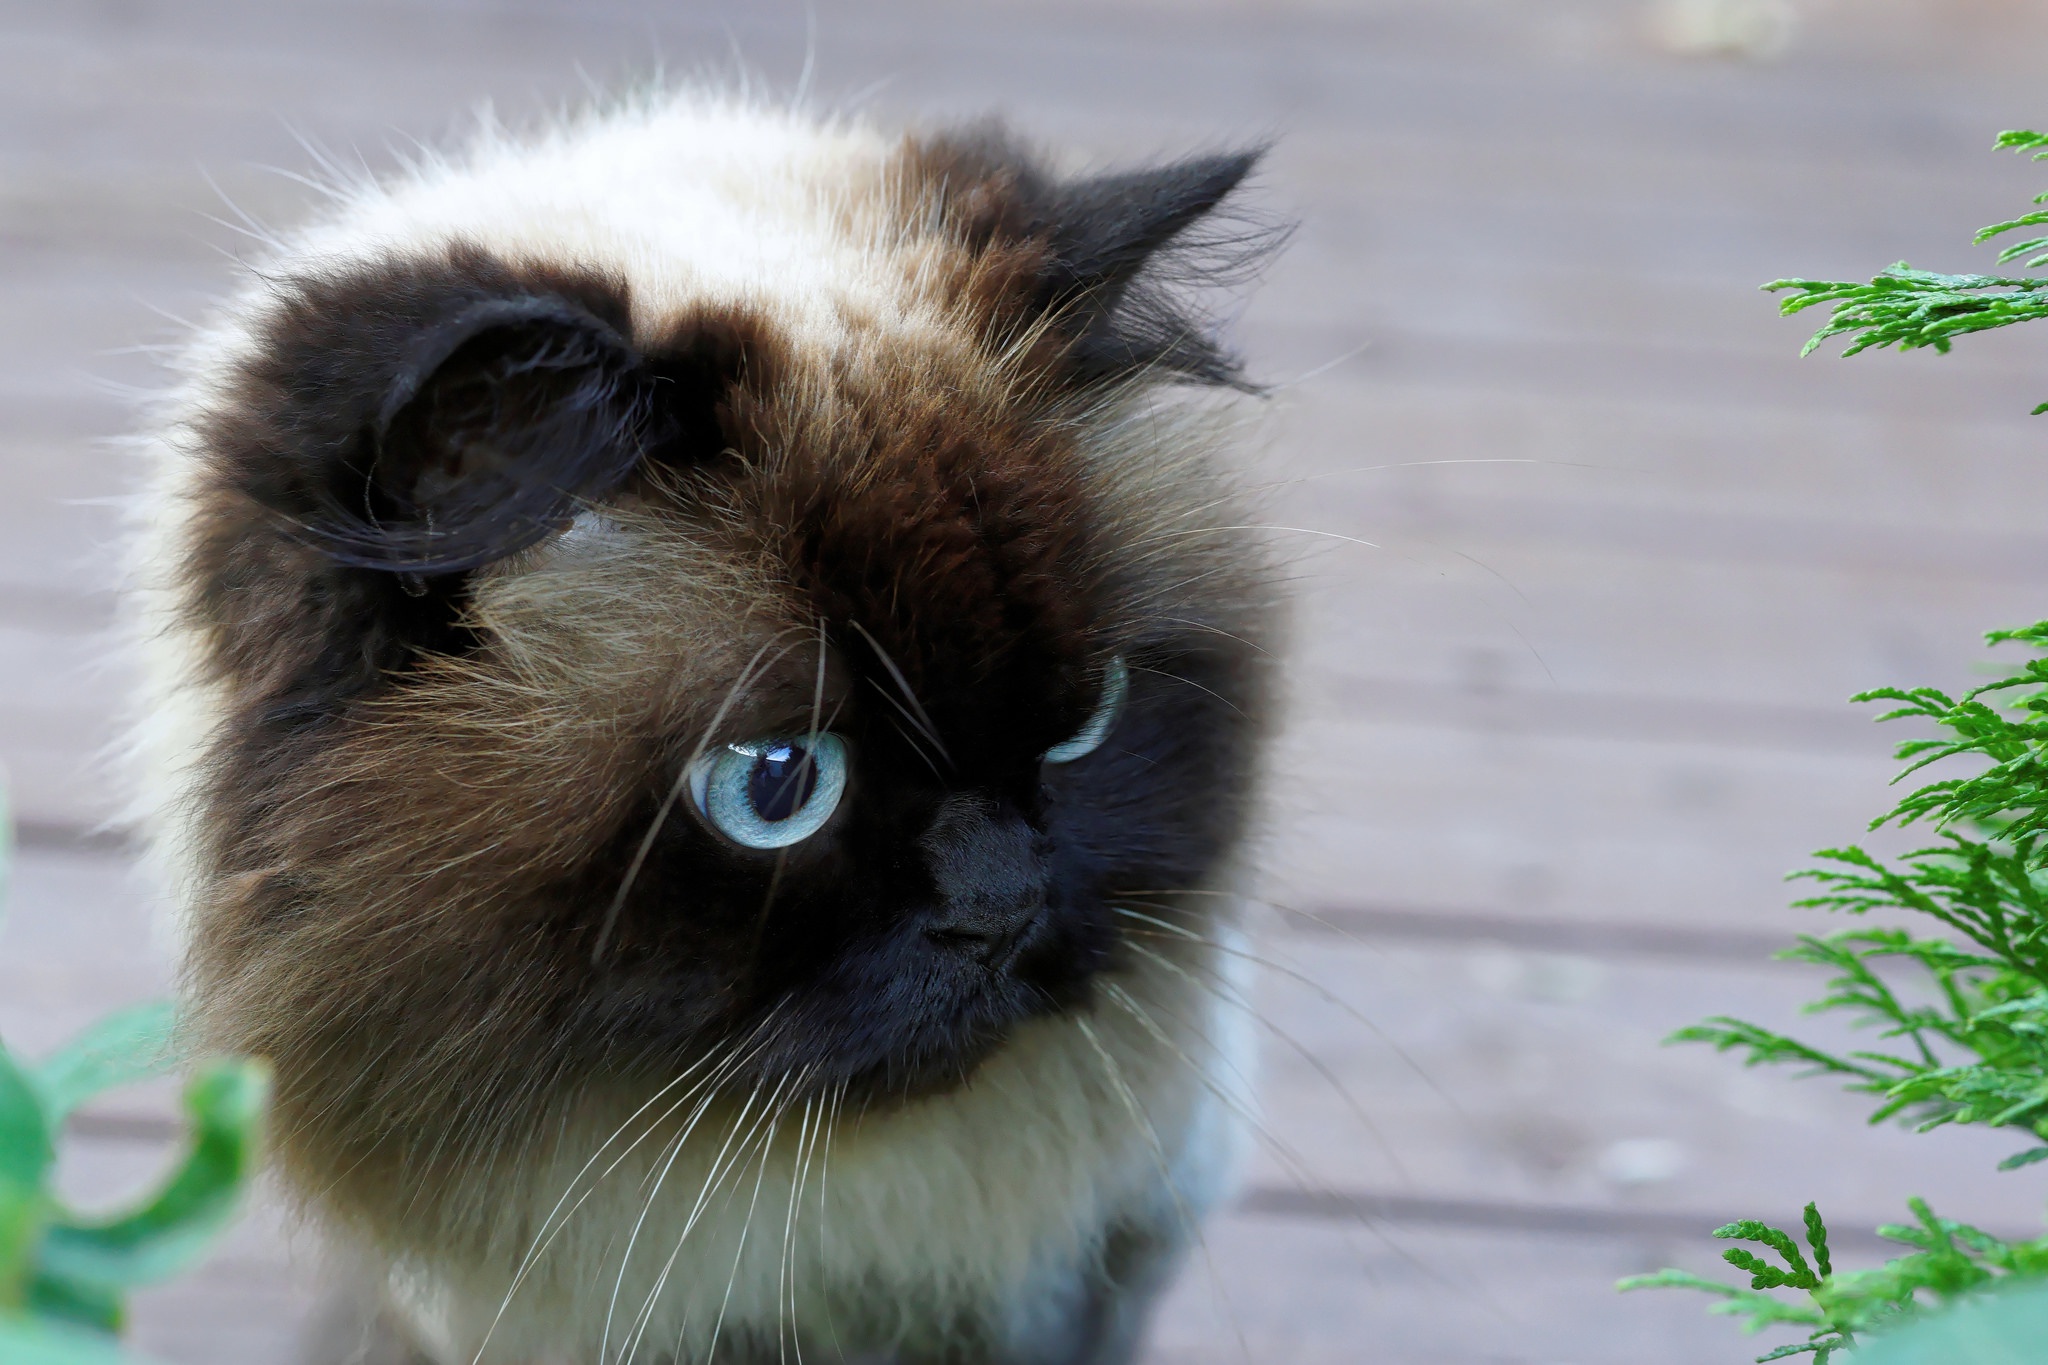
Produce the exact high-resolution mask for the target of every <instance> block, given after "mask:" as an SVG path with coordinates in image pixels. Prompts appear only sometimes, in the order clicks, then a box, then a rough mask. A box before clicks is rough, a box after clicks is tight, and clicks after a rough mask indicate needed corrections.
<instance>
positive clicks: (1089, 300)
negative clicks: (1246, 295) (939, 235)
mask: <svg viewBox="0 0 2048 1365" xmlns="http://www.w3.org/2000/svg"><path fill="white" fill-rule="evenodd" d="M1263 154H1264V149H1263V148H1253V149H1251V150H1248V151H1240V152H1230V153H1223V154H1219V155H1210V156H1197V157H1190V158H1188V159H1186V160H1183V161H1176V162H1173V163H1170V164H1168V165H1164V166H1156V167H1151V168H1148V169H1144V170H1136V171H1122V172H1117V173H1114V174H1109V175H1098V176H1089V177H1084V178H1081V179H1061V178H1059V177H1056V176H1054V175H1052V174H1050V173H1048V172H1047V171H1045V170H1044V169H1043V167H1042V166H1041V164H1040V163H1039V161H1038V159H1037V158H1036V157H1035V156H1034V155H1033V154H1032V153H1031V152H1030V151H1028V150H1027V149H1025V148H1024V147H1023V146H1022V144H1020V143H1019V142H1018V141H1017V140H1016V139H1015V138H1013V137H1012V136H1011V135H1010V134H1009V133H1008V132H1006V131H1005V130H1004V129H1003V128H1002V127H1001V126H999V125H996V124H983V125H979V126H976V127H972V128H968V129H964V130H961V131H959V132H956V133H953V134H949V135H946V136H943V137H937V138H933V139H930V140H929V141H926V142H924V143H921V144H918V145H917V146H916V147H915V149H914V156H913V158H912V165H913V166H914V167H915V168H916V170H918V171H919V172H921V173H922V174H923V176H924V177H925V184H926V186H927V190H928V192H929V193H930V194H931V195H932V196H933V197H935V198H936V200H937V209H938V216H939V219H940V221H942V222H943V223H945V224H946V226H947V227H948V228H949V229H950V230H951V231H952V232H953V233H954V235H955V236H956V237H957V238H958V240H960V242H961V243H962V245H964V246H965V247H967V249H968V250H969V251H970V252H971V253H973V254H974V256H975V257H976V258H978V259H979V260H980V261H982V262H983V263H984V269H983V270H982V271H981V272H979V273H978V274H977V275H976V277H975V281H974V284H973V286H972V287H974V288H975V289H976V290H977V291H979V294H980V296H981V297H982V298H983V299H984V300H985V301H986V303H987V304H988V306H989V308H990V312H991V322H992V323H993V324H994V337H995V340H996V341H997V343H998V344H1007V342H1008V341H1010V340H1011V339H1012V338H1014V336H1015V335H1016V334H1017V333H1016V329H1017V328H1018V327H1020V326H1022V327H1024V328H1027V329H1028V328H1036V327H1040V326H1049V327H1051V328H1052V329H1053V330H1054V331H1055V333H1056V334H1058V335H1059V336H1060V337H1061V339H1062V340H1063V342H1064V343H1065V344H1064V347H1063V349H1062V357H1061V359H1062V363H1063V365H1064V368H1065V371H1066V376H1067V378H1069V379H1070V380H1071V381H1073V382H1075V383H1078V384H1081V385H1084V386H1086V385H1095V384H1100V383H1103V382H1112V381H1117V380H1124V379H1132V378H1140V379H1142V378H1156V379H1181V380H1187V381H1192V382H1195V383H1200V384H1229V385H1235V386H1238V387H1249V386H1248V385H1246V384H1245V383H1244V380H1243V370H1242V367H1241V366H1240V365H1239V363H1238V361H1237V358H1236V357H1235V356H1233V355H1231V354H1230V352H1229V351H1228V350H1226V349H1225V348H1224V347H1223V345H1222V344H1221V342H1219V341H1218V340H1217V337H1216V335H1215V333H1216V328H1215V325H1214V323H1215V320H1214V318H1213V317H1211V316H1210V314H1209V313H1208V312H1207V311H1206V309H1205V308H1204V307H1203V302H1204V297H1205V295H1206V296H1208V297H1214V294H1213V291H1214V289H1215V287H1217V286H1231V285H1236V284H1239V283H1242V282H1243V281H1244V280H1245V279H1246V278H1248V277H1249V275H1250V274H1251V273H1252V272H1253V271H1255V270H1256V269H1257V267H1258V266H1259V265H1260V264H1261V263H1263V262H1264V260H1265V259H1266V257H1268V256H1269V255H1270V254H1271V253H1272V251H1273V250H1274V249H1275V248H1276V247H1277V246H1278V245H1279V244H1280V242H1281V240H1282V239H1283V238H1284V237H1285V230H1284V228H1280V227H1276V226H1274V225H1272V224H1266V223H1259V222H1256V221H1252V220H1251V219H1249V218H1248V217H1246V216H1245V215H1243V214H1241V213H1239V212H1238V211H1237V210H1236V208H1235V205H1234V204H1232V203H1231V202H1230V201H1231V200H1232V199H1233V197H1234V195H1235V193H1236V191H1237V190H1238V188H1239V187H1240V186H1241V185H1242V184H1243V182H1244V180H1245V177H1246V176H1248V175H1249V174H1251V172H1252V170H1253V168H1254V167H1256V166H1257V164H1258V162H1259V159H1260V157H1261V156H1262V155H1263ZM991 284H993V285H994V286H995V287H994V288H993V289H991V288H990V287H989V286H990V285H991ZM1020 309H1021V315H1020V313H1019V310H1020Z"/></svg>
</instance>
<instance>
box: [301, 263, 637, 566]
mask: <svg viewBox="0 0 2048 1365" xmlns="http://www.w3.org/2000/svg"><path fill="white" fill-rule="evenodd" d="M449 302H450V305H451V306H450V307H448V308H446V309H445V310H443V312H442V315H441V316H439V317H436V318H434V319H433V320H432V321H430V322H428V323H426V324H425V325H423V326H422V327H420V329H419V330H418V331H417V332H416V333H415V334H413V335H412V336H410V337H408V338H406V339H405V340H404V342H403V344H402V346H401V347H400V349H399V352H398V354H397V355H396V356H395V357H392V358H391V359H393V360H395V362H396V363H395V365H393V366H392V367H391V369H390V371H389V373H388V376H387V377H385V378H384V380H383V383H382V386H381V392H379V393H378V395H377V400H376V405H375V409H374V411H372V412H367V413H365V416H367V418H368V420H367V421H366V422H364V423H362V424H361V425H360V426H359V427H358V428H357V429H356V430H355V431H354V432H352V433H351V439H350V441H349V445H348V448H347V451H346V453H345V454H344V455H343V456H342V457H341V458H338V459H335V460H333V461H332V462H331V463H330V464H329V466H328V468H327V470H326V471H325V479H324V484H325V486H324V488H322V489H320V490H319V492H318V495H317V501H318V504H319V506H318V510H317V512H316V514H315V515H314V516H312V517H311V518H309V519H308V520H307V522H306V524H305V532H306V534H307V536H308V538H309V539H311V540H312V541H313V542H314V543H316V544H317V545H319V546H320V548H321V549H323V550H324V551H326V552H327V553H328V554H329V555H330V556H332V557H333V558H334V559H336V560H337V561H339V562H341V563H345V564H350V565H354V566H357V567H362V568H373V569H390V570H398V571H402V572H408V573H412V574H423V575H431V574H445V573H453V572H458V571H461V570H465V569H472V568H475V567H477V566H479V565H481V564H484V563H488V562H490V561H491V560H494V559H498V558H502V557H503V556H505V555H508V554H511V553H513V552H514V551H517V550H520V549H524V548H525V547H527V546H529V545H532V544H533V543H534V542H536V541H538V540H539V539H541V538H542V537H543V536H545V535H547V534H548V533H549V532H550V531H552V530H554V529H557V528H559V527H560V525H561V524H562V523H563V521H564V520H565V519H566V518H567V517H568V516H569V515H571V514H572V512H573V509H574V507H575V505H576V503H577V501H578V500H579V499H582V498H588V497H594V496H597V495H601V494H603V493H605V492H607V491H609V490H610V489H611V488H612V487H613V486H615V485H616V484H617V483H618V482H619V481H620V480H621V479H622V478H624V477H625V476H626V475H627V474H628V473H629V472H631V470H632V469H633V468H634V466H635V465H636V464H637V463H638V461H639V458H640V454H641V442H642V436H643V432H644V427H645V424H646V420H647V417H648V412H649V395H648V387H647V384H646V382H645V378H644V376H643V375H642V374H641V371H640V363H639V358H638V356H637V355H636V354H635V353H634V350H633V347H632V346H631V344H630V343H629V342H628V341H627V339H626V338H625V337H624V336H623V335H622V334H621V333H620V331H619V330H618V329H617V328H615V327H614V326H612V325H611V324H609V323H607V322H606V321H604V320H603V319H601V318H599V317H598V316H596V315H595V314H594V313H593V312H591V311H590V310H589V309H588V308H586V307H584V306H582V305H581V304H579V303H577V302H576V301H574V300H572V299H570V298H567V297H564V296H562V295H559V294H553V293H529V292H520V293H514V294H510V295H506V296H500V297H495V298H472V299H468V300H450V301H449Z"/></svg>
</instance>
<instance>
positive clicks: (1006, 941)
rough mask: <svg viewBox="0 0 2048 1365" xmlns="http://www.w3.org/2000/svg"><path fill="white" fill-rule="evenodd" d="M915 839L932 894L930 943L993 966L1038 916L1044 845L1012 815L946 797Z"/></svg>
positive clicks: (976, 801) (971, 799)
mask: <svg viewBox="0 0 2048 1365" xmlns="http://www.w3.org/2000/svg"><path fill="white" fill-rule="evenodd" d="M919 842H920V844H921V845H922V846H923V848H924V851H925V857H926V860H927V865H928V866H929V868H930V870H931V874H932V883H933V885H934V886H935V887H936V889H937V891H938V906H937V908H936V909H935V910H934V911H933V913H932V915H931V917H930V919H929V920H928V921H927V922H926V924H925V926H924V931H925V934H926V936H928V937H929V938H931V939H932V940H933V941H934V942H936V943H940V944H943V945H945V946H947V947H950V948H955V949H958V950H960V951H962V952H967V953H971V954H973V955H974V956H975V957H976V958H977V959H979V960H980V961H982V962H985V963H988V964H990V965H995V964H997V963H999V962H1000V961H1001V960H1002V959H1003V958H1004V957H1005V956H1006V955H1007V954H1008V953H1009V952H1010V950H1011V949H1013V948H1014V947H1016V946H1017V945H1018V944H1019V943H1020V942H1021V941H1022V940H1023V938H1024V937H1025V935H1026V934H1028V933H1029V932H1030V930H1031V929H1032V927H1033V926H1034V925H1036V924H1037V923H1038V922H1039V920H1040V919H1041V918H1042V917H1043V916H1044V913H1045V893H1046V883H1047V873H1046V860H1045V857H1044V854H1043V850H1042V848H1041V843H1042V840H1041V837H1040V836H1039V835H1038V833H1037V832H1036V831H1034V830H1033V829H1032V828H1031V826H1030V825H1028V824H1026V823H1025V822H1024V819H1023V817H1022V816H1020V815H1018V814H1017V813H1016V812H1015V811H1012V810H1008V809H1005V808H1003V807H1000V806H998V805H997V804H996V803H995V802H993V801H990V800H988V799H987V798H984V797H979V796H955V797H951V798H949V799H948V800H947V801H946V803H945V804H944V805H943V806H941V807H939V813H938V815H937V816H935V817H934V818H933V820H932V823H931V828H929V829H928V830H926V831H925V835H924V838H923V839H921V840H920V841H919Z"/></svg>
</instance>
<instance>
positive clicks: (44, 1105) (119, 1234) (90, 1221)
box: [0, 813, 267, 1365]
mask: <svg viewBox="0 0 2048 1365" xmlns="http://www.w3.org/2000/svg"><path fill="white" fill-rule="evenodd" d="M4 824H5V815H4V813H0V828H4ZM4 863H5V847H4V844H0V869H4ZM0 875H4V871H0ZM171 1039H172V1023H171V1010H170V1006H169V1005H167V1004H151V1005H143V1006H140V1007H138V1008H135V1009H131V1010H126V1011H123V1012H122V1013H119V1014H116V1015H114V1016H113V1017H111V1018H109V1019H106V1020H104V1021H103V1022H101V1023H100V1024H99V1025H97V1026H96V1027H94V1028H93V1029H91V1030H89V1031H88V1032H87V1033H86V1034H85V1035H84V1036H83V1037H80V1038H78V1039H76V1040H75V1041H73V1042H72V1043H71V1044H70V1045H69V1046H67V1047H65V1048H63V1049H61V1050H60V1051H58V1052H57V1053H56V1054H55V1055H54V1056H51V1057H49V1058H46V1059H45V1060H44V1061H43V1062H42V1063H41V1064H39V1065H32V1064H30V1063H27V1062H25V1061H23V1060H22V1059H20V1058H18V1057H16V1056H14V1055H13V1054H11V1053H10V1052H9V1051H8V1050H7V1049H6V1047H5V1046H4V1044H0V1362H5V1365H138V1357H136V1356H134V1355H132V1354H130V1353H128V1352H126V1351H124V1350H123V1349H122V1348H121V1347H120V1346H119V1345H118V1344H117V1343H118V1336H119V1333H120V1331H121V1329H122V1327H123V1325H124V1319H125V1308H124V1300H125V1298H126V1296H127V1294H128V1292H129V1291H130V1290H132V1289H135V1288H137V1287H139V1286H142V1285H146V1284H153V1283H155V1282H156V1281H158V1280H162V1279H164V1278H166V1277H168V1276H170V1275H174V1274H176V1273H177V1272H178V1271H180V1270H182V1269H184V1268H185V1267H186V1266H188V1265H190V1264H191V1263H192V1262H193V1261H194V1260H195V1259H197V1258H198V1256H199V1255H200V1254H201V1253H202V1252H203V1251H204V1250H205V1249H206V1247H207V1245H208V1244H209V1243H210V1242H212V1240H213V1238H214V1236H215V1235H216V1234H217V1233H218V1232H219V1231H220V1230H221V1228H222V1227H223V1226H224V1225H225V1224H226V1223H227V1220H228V1218H229V1217H230V1216H231V1215H232V1213H233V1212H234V1208H235V1205H236V1202H237V1199H238V1196H239V1195H240V1193H241V1191H242V1189H243V1188H244V1186H245V1185H246V1184H247V1182H248V1180H249V1177H250V1176H251V1174H252V1173H253V1171H254V1169H255V1165H256V1160H257V1144H258V1139H259V1136H260V1133H261V1129H262V1122H263V1108H264V1100H265V1095H266V1092H267V1076H266V1073H265V1071H264V1069H263V1068H262V1067H261V1066H260V1065H258V1064H256V1063H253V1062H240V1061H216V1062H211V1063H208V1064H205V1065H202V1066H200V1067H198V1068H196V1069H195V1070H193V1071H192V1073H191V1075H190V1078H189V1080H188V1081H187V1083H186V1086H185V1115H186V1123H187V1129H188V1134H187V1144H186V1150H185V1153H184V1156H183V1158H182V1159H181V1160H180V1161H179V1163H178V1164H177V1166H176V1168H175V1169H173V1170H172V1172H171V1173H170V1175H169V1176H167V1177H166V1178H165V1179H164V1180H163V1182H162V1183H161V1184H160V1185H159V1186H158V1187H157V1188H156V1189H155V1190H153V1191H151V1192H149V1193H147V1194H145V1195H143V1196H142V1197H141V1198H140V1199H138V1200H136V1201H135V1202H134V1203H133V1204H132V1205H130V1206H129V1207H127V1208H124V1209H121V1210H118V1211H116V1212H113V1213H111V1214H105V1215H97V1214H89V1213H83V1212H80V1211H78V1210H75V1209H72V1208H70V1207H68V1206H67V1205H66V1203H65V1202H64V1200H63V1199H62V1198H60V1197H59V1195H58V1193H57V1191H56V1189H55V1185H54V1177H55V1171H56V1164H57V1150H58V1144H59V1141H60V1138H61V1134H62V1131H63V1128H64V1123H65V1120H66V1119H67V1118H68V1117H69V1116H70V1115H71V1113H72V1112H73V1111H74V1110H76V1108H77V1107H78V1106H79V1105H80V1104H82V1103H84V1102H85V1101H86V1100H89V1099H91V1098H93V1097H94V1096H96V1095H98V1094H101V1093H102V1092H105V1091H108V1090H112V1089H115V1088H118V1087H121V1086H125V1085H132V1084H135V1083H137V1082H140V1081H145V1080H149V1079H151V1078H153V1077H157V1076H163V1075H167V1074H170V1073H172V1072H173V1071H175V1070H177V1069H179V1068H178V1059H177V1057H176V1056H175V1054H174V1052H173V1050H172V1046H171Z"/></svg>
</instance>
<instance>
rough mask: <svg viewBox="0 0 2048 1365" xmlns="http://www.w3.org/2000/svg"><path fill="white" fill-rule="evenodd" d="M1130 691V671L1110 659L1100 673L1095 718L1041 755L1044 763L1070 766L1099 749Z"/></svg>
mask: <svg viewBox="0 0 2048 1365" xmlns="http://www.w3.org/2000/svg"><path fill="white" fill-rule="evenodd" d="M1130 690H1131V671H1130V669H1128V668H1126V667H1124V661H1123V658H1122V656H1118V657H1115V658H1112V659H1111V660H1110V661H1109V667H1107V668H1105V669H1103V670H1102V700H1101V701H1099V702H1097V703H1096V705H1095V714H1094V715H1092V716H1090V717H1088V723H1087V724H1085V725H1083V726H1082V727H1081V728H1080V729H1079V730H1076V731H1075V732H1074V737H1073V738H1072V739H1069V740H1063V741H1062V742H1060V743H1058V744H1055V745H1053V746H1052V747H1051V748H1050V749H1047V750H1046V751H1045V761H1046V762H1047V763H1072V762H1073V761H1074V760H1075V759H1077V758H1083V757H1086V756H1087V755H1089V754H1092V753H1094V752H1095V751H1096V750H1097V749H1099V748H1101V747H1102V741H1103V740H1105V739H1108V738H1109V732H1110V731H1111V730H1114V729H1115V728H1116V720H1117V717H1118V716H1119V715H1121V714H1123V709H1124V697H1125V695H1126V694H1128V693H1129V692H1130Z"/></svg>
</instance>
